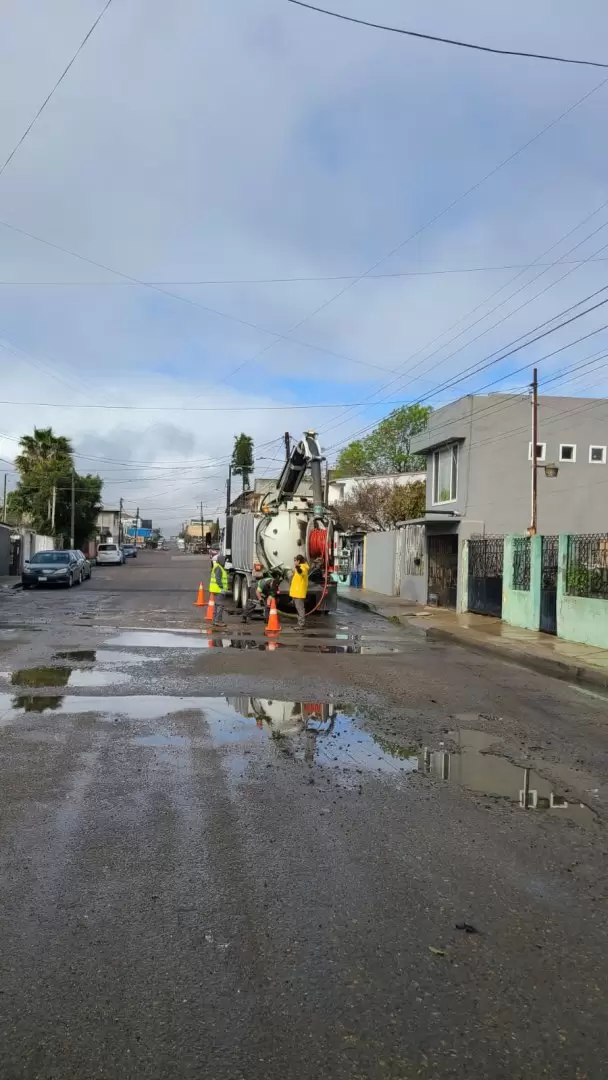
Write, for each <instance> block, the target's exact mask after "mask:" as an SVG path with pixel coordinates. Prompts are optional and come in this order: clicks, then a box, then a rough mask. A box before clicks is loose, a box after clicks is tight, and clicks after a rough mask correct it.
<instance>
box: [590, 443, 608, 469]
mask: <svg viewBox="0 0 608 1080" xmlns="http://www.w3.org/2000/svg"><path fill="white" fill-rule="evenodd" d="M593 450H601V451H602V460H601V461H594V460H593V458H592V456H591V455H592V451H593ZM589 464H590V465H605V464H606V447H605V446H601V445H600V444H599V443H590V444H589Z"/></svg>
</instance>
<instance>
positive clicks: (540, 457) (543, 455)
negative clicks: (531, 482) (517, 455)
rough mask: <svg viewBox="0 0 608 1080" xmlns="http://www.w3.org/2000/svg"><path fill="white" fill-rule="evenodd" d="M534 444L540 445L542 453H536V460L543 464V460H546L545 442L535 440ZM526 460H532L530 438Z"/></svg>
mask: <svg viewBox="0 0 608 1080" xmlns="http://www.w3.org/2000/svg"><path fill="white" fill-rule="evenodd" d="M536 445H537V446H540V447H542V454H537V455H536V460H537V462H539V463H540V464H541V465H544V463H545V461H546V460H547V444H546V442H537V444H536ZM528 461H532V441H531V440H530V442H529V443H528Z"/></svg>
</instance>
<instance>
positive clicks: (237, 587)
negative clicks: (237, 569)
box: [232, 574, 241, 607]
mask: <svg viewBox="0 0 608 1080" xmlns="http://www.w3.org/2000/svg"><path fill="white" fill-rule="evenodd" d="M232 599H233V601H234V605H235V607H238V606H239V604H240V602H241V575H240V574H235V575H234V578H233V579H232Z"/></svg>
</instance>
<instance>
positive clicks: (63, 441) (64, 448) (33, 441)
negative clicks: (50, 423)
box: [15, 427, 74, 479]
mask: <svg viewBox="0 0 608 1080" xmlns="http://www.w3.org/2000/svg"><path fill="white" fill-rule="evenodd" d="M19 446H20V447H21V453H20V454H18V455H17V457H16V458H15V465H16V466H17V469H18V470H19V472H20V473H21V476H22V477H23V478H24V479H25V477H26V476H28V475H31V473H33V472H37V471H39V469H40V468H41V467H43V468H44V469H45V471H46V470H48V471H52V472H55V468H56V470H57V472H65V471H66V469H69V468H72V465H73V455H74V451H73V449H72V444H71V442H70V440H69V439H67V438H66V437H65V435H54V434H53V429H52V428H50V427H49V428H34V434H33V435H23V436H22V437H21V439H20V440H19Z"/></svg>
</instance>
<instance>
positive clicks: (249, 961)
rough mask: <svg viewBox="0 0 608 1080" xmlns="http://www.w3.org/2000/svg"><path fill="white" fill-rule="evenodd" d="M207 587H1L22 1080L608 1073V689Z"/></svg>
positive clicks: (6, 923)
mask: <svg viewBox="0 0 608 1080" xmlns="http://www.w3.org/2000/svg"><path fill="white" fill-rule="evenodd" d="M207 572H208V571H207V567H206V565H205V563H204V562H203V560H200V559H194V560H190V559H187V558H185V557H183V556H179V555H177V553H175V552H159V553H149V554H144V555H142V556H140V558H138V560H137V561H136V562H134V563H129V564H127V565H126V566H124V567H118V568H97V569H96V570H94V572H93V579H92V581H91V582H90V583H86V584H84V585H83V586H81V587H79V588H77V589H73V590H70V591H69V592H68V591H67V590H66V591H62V592H51V591H38V590H37V591H32V592H26V593H22V592H20V591H18V590H17V591H11V592H3V593H1V594H0V655H1V656H2V661H1V664H0V666H1V667H2V675H1V679H0V913H1V920H0V1061H1V1062H2V1066H1V1075H2V1077H3V1078H5V1077H6V1078H7V1080H12V1078H16V1077H27V1078H37V1080H38V1078H41V1080H72V1078H76V1077H78V1078H79V1080H82V1078H83V1077H86V1078H87V1080H88V1078H89V1077H91V1078H92V1077H103V1078H108V1080H110V1078H112V1080H114V1078H123V1077H124V1078H129V1080H139V1078H144V1077H146V1078H147V1077H151V1078H159V1080H160V1078H163V1080H164V1078H175V1077H197V1078H198V1077H205V1078H206V1077H209V1078H210V1080H304V1078H306V1080H309V1078H310V1080H317V1078H321V1077H323V1078H325V1077H328V1078H329V1077H330V1078H332V1080H410V1078H412V1077H425V1078H426V1077H428V1078H435V1077H437V1078H443V1077H459V1078H460V1077H462V1078H471V1080H481V1078H484V1080H485V1078H488V1077H492V1078H499V1080H502V1078H505V1080H507V1078H508V1080H519V1078H521V1080H524V1078H525V1080H539V1078H544V1077H547V1078H549V1077H550V1078H552V1080H562V1078H564V1080H605V1077H606V1076H607V1075H608V1008H607V1005H606V928H607V916H606V896H607V871H606V847H607V844H606V828H605V822H606V806H607V797H608V785H607V784H606V765H607V761H608V755H607V744H608V739H607V702H606V700H604V699H603V698H601V697H599V696H594V695H591V694H588V693H583V692H582V691H581V690H579V689H575V688H571V687H569V686H567V685H565V684H563V683H561V682H557V681H552V680H550V679H548V678H545V677H542V676H539V675H535V674H533V673H531V672H526V671H521V670H519V669H518V668H516V667H514V666H509V665H506V664H504V663H502V662H498V661H493V660H492V659H490V658H488V657H480V656H478V655H475V654H472V653H468V652H467V651H466V650H464V649H461V648H458V647H456V646H450V645H438V644H432V643H429V642H427V641H426V640H425V639H423V638H420V637H417V636H416V635H415V634H414V633H413V631H406V630H403V629H399V628H396V627H394V626H392V625H391V624H390V623H388V622H386V621H383V620H381V619H379V618H376V617H372V616H368V615H365V614H362V613H361V612H359V611H357V610H354V609H350V608H346V607H345V608H344V609H342V608H341V609H340V610H339V612H338V614H337V616H336V617H335V618H323V617H317V618H316V619H312V620H311V621H310V624H309V626H308V628H307V630H306V633H305V634H304V635H303V636H302V637H299V636H298V635H296V634H289V635H287V634H286V633H285V634H282V635H281V636H280V638H279V639H278V642H276V641H274V640H272V641H271V643H270V644H271V645H272V646H273V647H272V648H270V649H269V648H268V640H267V638H265V636H264V634H263V632H262V628H261V626H256V625H253V626H252V627H245V628H243V627H242V626H241V624H240V621H239V620H237V619H236V618H232V619H231V629H230V630H229V631H227V632H226V633H225V634H223V635H222V636H221V637H213V636H209V635H208V634H207V633H206V632H205V626H204V622H203V619H202V615H203V614H204V613H201V611H200V609H198V608H195V607H194V606H193V601H194V599H195V596H196V588H197V586H198V582H199V580H200V579H201V576H203V575H204V576H205V578H206V575H207ZM277 645H278V647H274V646H277ZM490 751H491V752H490ZM522 802H523V803H525V802H527V803H528V809H524V808H523V806H522V805H521V803H522ZM463 925H465V926H466V927H467V928H468V929H467V928H464V929H457V927H462V926H463ZM472 931H476V932H472Z"/></svg>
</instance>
